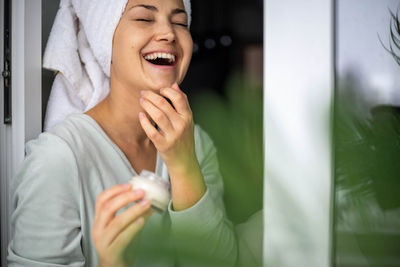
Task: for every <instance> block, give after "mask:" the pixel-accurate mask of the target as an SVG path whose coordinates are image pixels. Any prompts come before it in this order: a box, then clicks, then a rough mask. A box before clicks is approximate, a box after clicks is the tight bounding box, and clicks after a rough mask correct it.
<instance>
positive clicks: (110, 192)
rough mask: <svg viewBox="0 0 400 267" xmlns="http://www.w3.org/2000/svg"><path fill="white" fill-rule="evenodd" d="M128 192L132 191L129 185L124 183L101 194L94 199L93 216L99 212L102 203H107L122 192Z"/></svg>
mask: <svg viewBox="0 0 400 267" xmlns="http://www.w3.org/2000/svg"><path fill="white" fill-rule="evenodd" d="M129 190H132V185H131V184H130V183H126V184H117V185H114V186H112V187H110V188H108V189H106V190H104V191H103V192H101V193H100V194H99V195H98V196H97V199H96V207H95V214H97V213H98V212H99V210H100V209H101V207H102V206H103V205H104V203H105V202H107V201H108V200H109V199H110V198H113V197H114V196H116V195H118V194H120V193H122V192H127V191H129Z"/></svg>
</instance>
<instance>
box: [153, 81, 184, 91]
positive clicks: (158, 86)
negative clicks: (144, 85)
mask: <svg viewBox="0 0 400 267" xmlns="http://www.w3.org/2000/svg"><path fill="white" fill-rule="evenodd" d="M175 82H176V83H178V84H179V82H178V81H177V80H176V79H170V80H163V81H160V80H159V81H158V82H157V83H153V84H152V85H151V86H150V88H151V89H152V90H160V89H161V88H166V87H171V86H172V85H173V84H174V83H175Z"/></svg>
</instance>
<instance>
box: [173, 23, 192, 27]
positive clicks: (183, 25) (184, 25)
mask: <svg viewBox="0 0 400 267" xmlns="http://www.w3.org/2000/svg"><path fill="white" fill-rule="evenodd" d="M173 24H175V25H179V26H182V27H187V26H188V25H187V24H185V23H173Z"/></svg>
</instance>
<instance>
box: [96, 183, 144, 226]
mask: <svg viewBox="0 0 400 267" xmlns="http://www.w3.org/2000/svg"><path fill="white" fill-rule="evenodd" d="M143 197H144V191H143V190H135V191H132V190H131V191H128V192H123V193H121V194H119V195H117V196H115V197H114V198H111V199H109V200H108V201H107V202H106V203H105V204H104V205H103V208H102V210H100V211H99V215H98V216H97V221H96V224H97V227H99V228H100V229H103V228H104V227H106V226H107V225H108V224H109V223H110V221H112V219H113V218H114V217H115V214H116V213H117V212H118V211H119V210H120V209H121V208H123V207H125V206H126V205H128V204H130V203H132V202H137V201H139V200H140V199H142V198H143Z"/></svg>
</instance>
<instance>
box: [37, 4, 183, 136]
mask: <svg viewBox="0 0 400 267" xmlns="http://www.w3.org/2000/svg"><path fill="white" fill-rule="evenodd" d="M127 2H128V0H112V1H110V0H61V1H60V8H59V10H58V12H57V15H56V18H55V20H54V24H53V27H52V29H51V33H50V36H49V40H48V42H47V46H46V50H45V53H44V57H43V67H44V68H46V69H50V70H54V71H56V72H57V73H58V74H57V76H56V78H55V80H54V83H53V86H52V89H51V93H50V98H49V102H48V104H47V111H46V117H45V123H44V130H45V131H47V130H49V129H50V128H51V127H53V126H54V125H55V124H57V123H58V122H60V121H62V120H63V119H64V118H65V117H66V116H68V115H69V114H72V113H82V112H85V111H87V110H89V109H91V108H92V107H94V106H95V105H97V104H98V103H99V102H100V101H101V100H103V99H104V98H105V97H106V96H107V94H108V93H109V91H110V64H111V52H112V39H113V36H114V31H115V29H116V27H117V25H118V22H119V20H120V18H121V15H122V13H123V11H124V9H125V6H126V4H127ZM183 3H184V5H185V9H186V12H187V14H188V24H189V25H190V22H191V6H190V0H184V1H183Z"/></svg>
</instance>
